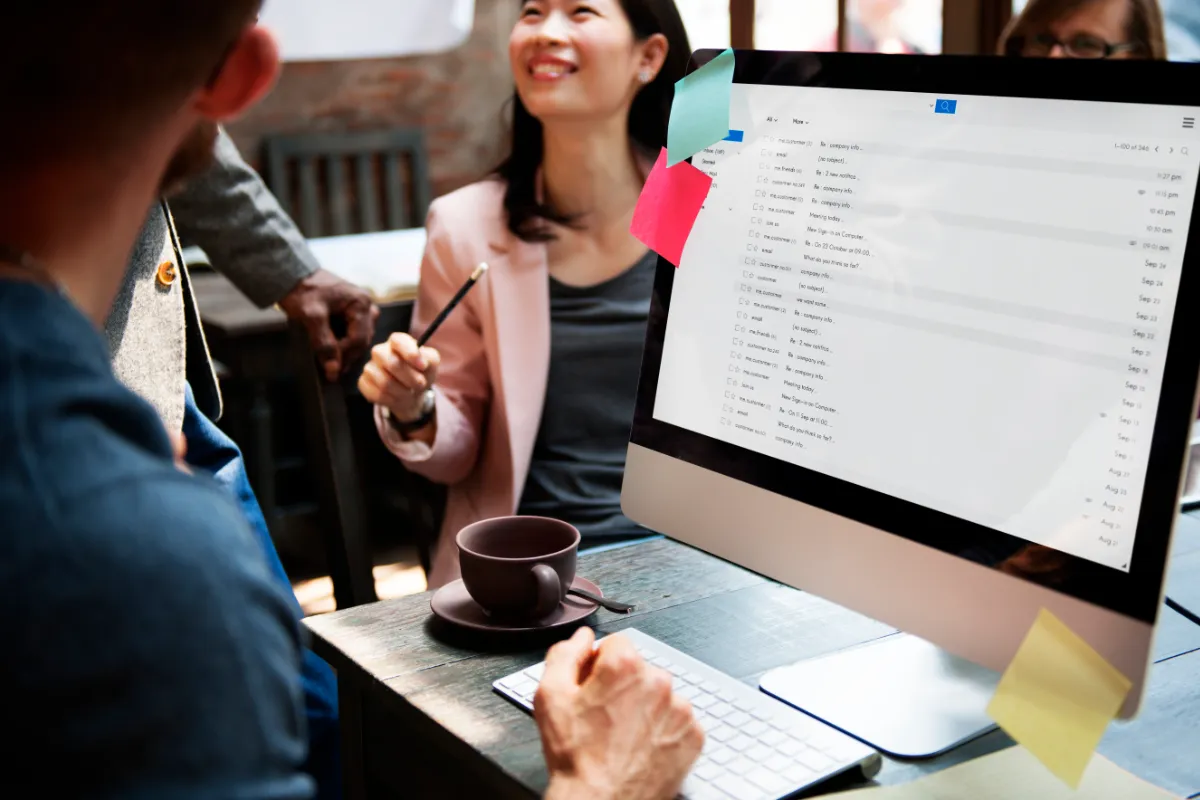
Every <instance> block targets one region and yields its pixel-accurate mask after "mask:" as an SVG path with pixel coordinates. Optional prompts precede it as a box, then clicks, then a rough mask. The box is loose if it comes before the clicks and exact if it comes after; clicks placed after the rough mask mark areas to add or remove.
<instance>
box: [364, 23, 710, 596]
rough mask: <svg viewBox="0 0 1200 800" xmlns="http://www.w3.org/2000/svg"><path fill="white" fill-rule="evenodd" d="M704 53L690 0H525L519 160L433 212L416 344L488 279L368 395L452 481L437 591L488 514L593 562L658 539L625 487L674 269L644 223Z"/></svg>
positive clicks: (390, 365) (393, 427)
mask: <svg viewBox="0 0 1200 800" xmlns="http://www.w3.org/2000/svg"><path fill="white" fill-rule="evenodd" d="M689 56H690V48H689V45H688V38H687V34H686V33H685V31H684V28H683V22H682V21H681V20H680V17H679V11H678V10H677V9H676V7H675V4H674V2H672V0H526V2H524V3H522V4H521V13H520V17H519V19H518V21H517V23H516V25H515V26H514V27H513V30H512V35H511V37H510V39H509V60H510V65H511V67H512V74H513V82H514V84H515V87H516V91H515V93H514V96H513V100H512V134H511V136H512V138H511V150H510V153H509V156H508V158H506V159H505V160H504V162H503V163H502V164H501V165H500V166H499V167H498V168H497V169H496V172H495V174H494V175H492V176H490V177H489V178H488V179H487V180H484V181H481V182H479V183H476V184H472V185H471V186H468V187H465V188H463V189H460V190H459V191H457V192H454V193H453V194H450V195H448V196H446V197H443V198H440V199H439V200H437V201H435V202H434V203H433V205H432V206H431V208H430V212H429V219H428V222H427V228H428V244H427V246H426V250H425V257H424V259H423V261H422V264H421V281H420V294H419V296H418V298H417V304H416V309H415V311H414V315H413V320H414V322H413V331H412V332H413V334H417V335H419V334H420V333H421V332H422V331H424V330H425V328H426V327H427V326H428V325H429V324H430V321H431V320H432V319H433V317H434V316H435V315H437V314H438V312H439V311H440V310H441V309H442V307H443V306H444V305H445V304H446V302H447V301H448V300H449V299H450V298H451V297H452V296H453V295H454V293H455V292H456V290H457V289H458V288H459V287H460V286H461V285H462V284H463V282H464V281H465V280H466V278H467V276H468V275H470V274H471V272H472V271H473V270H475V269H476V267H477V265H478V264H479V263H480V262H487V263H488V264H489V266H490V267H491V268H490V269H489V270H488V273H487V278H486V279H485V280H483V281H480V283H479V284H478V286H477V288H476V289H474V290H473V291H472V292H471V293H470V294H469V295H467V296H466V299H465V300H463V302H462V303H461V304H460V305H459V306H458V307H457V308H456V309H455V311H454V313H452V314H451V315H450V316H448V317H447V318H446V320H445V322H444V323H443V324H442V326H441V327H440V328H438V331H437V334H436V335H435V336H433V337H432V339H431V342H430V344H431V345H432V346H431V347H423V348H418V347H417V346H416V341H415V340H414V339H413V337H412V336H410V335H408V334H396V335H394V336H393V337H392V339H391V340H390V341H389V342H388V343H386V344H383V345H380V346H379V347H377V348H376V349H375V351H374V352H373V353H372V360H371V363H369V364H368V365H367V367H366V368H365V369H364V371H363V376H362V379H361V380H360V382H359V387H360V389H361V390H362V392H363V395H364V396H365V397H366V398H367V399H368V400H369V401H371V402H373V403H375V404H376V407H377V413H376V421H377V426H378V428H379V434H380V436H381V437H382V438H383V440H384V442H385V443H386V444H387V445H388V447H389V449H391V451H392V452H393V453H395V454H396V456H397V457H399V458H400V459H401V460H402V461H403V462H404V463H405V465H406V466H408V467H409V469H411V470H412V471H414V472H417V473H419V474H422V475H424V476H426V477H428V478H430V479H432V480H434V481H438V482H441V483H445V484H448V485H449V486H450V491H449V493H448V501H447V508H446V515H445V522H444V523H443V527H442V532H441V538H440V541H439V544H438V547H437V550H436V552H435V553H434V559H433V569H432V571H431V574H430V586H431V587H437V586H441V585H443V584H445V583H447V582H449V581H450V580H453V579H454V578H456V577H458V553H457V550H456V547H455V543H454V537H455V535H456V534H457V533H458V531H459V530H461V529H462V528H463V527H465V526H466V525H468V524H470V523H473V522H476V521H478V520H480V519H484V518H487V517H497V516H504V515H508V514H513V513H521V514H526V515H537V516H545V517H556V518H558V519H562V520H564V521H566V522H569V523H571V524H572V525H574V526H576V527H577V528H578V529H579V531H580V533H581V535H582V546H583V547H585V548H586V547H588V546H590V545H598V544H613V543H617V542H624V541H634V540H637V539H638V538H639V537H644V536H645V535H646V533H647V532H646V531H645V530H643V529H641V528H639V526H637V525H636V524H634V523H633V522H632V521H630V520H629V519H628V518H626V517H625V516H624V515H623V514H622V513H621V481H622V477H623V474H624V467H625V451H626V448H627V446H628V438H629V429H630V426H631V424H632V420H633V406H634V401H635V398H636V394H637V382H638V370H639V366H640V363H641V356H642V343H643V340H644V337H645V328H646V319H647V315H648V312H649V306H650V294H651V290H652V287H653V282H654V275H655V267H656V264H657V259H656V257H655V256H654V254H653V253H649V252H647V250H646V248H645V247H644V246H643V245H642V244H641V243H640V242H638V241H637V240H636V239H634V238H633V236H632V235H631V234H630V233H629V225H630V221H631V218H632V215H633V208H634V206H635V205H636V203H637V198H638V195H639V194H640V193H641V189H642V184H643V182H644V180H645V176H646V174H647V172H648V170H649V167H650V165H651V164H652V163H653V160H654V157H655V156H656V155H657V154H658V152H659V150H660V149H661V148H662V147H663V146H665V145H666V139H667V122H668V119H669V117H670V108H671V97H672V93H673V91H674V84H675V81H677V80H678V79H679V78H681V77H683V75H684V73H685V72H686V69H687V63H688V58H689ZM384 409H386V414H385V413H384Z"/></svg>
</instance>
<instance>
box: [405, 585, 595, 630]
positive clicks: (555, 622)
mask: <svg viewBox="0 0 1200 800" xmlns="http://www.w3.org/2000/svg"><path fill="white" fill-rule="evenodd" d="M571 586H573V587H575V588H578V589H583V590H585V591H589V592H592V593H594V594H596V595H599V596H600V597H603V596H604V593H603V592H601V591H600V587H599V586H597V585H596V584H594V583H592V582H591V581H589V580H588V579H587V578H580V577H579V576H576V577H575V580H574V581H573V582H572V583H571ZM429 607H430V608H431V609H433V613H434V614H435V615H436V616H438V617H439V618H441V619H444V620H446V622H449V623H451V624H452V625H457V626H458V627H460V628H470V629H471V630H476V631H495V632H498V633H527V632H529V631H548V630H553V629H554V628H561V627H564V626H566V625H574V624H576V623H578V622H581V621H582V620H584V619H586V618H587V617H588V616H590V615H591V614H592V612H594V611H595V610H596V609H597V608H599V607H600V605H599V604H598V603H593V602H592V601H591V600H588V599H586V598H583V597H578V596H577V595H573V594H571V595H567V597H566V598H565V599H564V600H563V601H562V602H561V603H559V604H558V608H557V609H555V610H554V611H553V612H551V613H550V616H548V617H543V618H542V619H540V620H537V621H536V622H516V623H508V622H497V621H496V620H494V619H492V618H491V617H489V616H488V615H487V613H485V612H484V610H483V608H482V607H481V606H480V605H479V604H478V603H476V602H475V601H474V600H472V599H471V595H470V594H469V593H468V592H467V587H466V585H465V584H464V583H463V582H462V579H459V580H456V581H454V582H453V583H448V584H446V585H445V586H443V587H442V588H441V589H438V590H437V591H436V592H435V593H434V595H433V598H432V599H430V601H429Z"/></svg>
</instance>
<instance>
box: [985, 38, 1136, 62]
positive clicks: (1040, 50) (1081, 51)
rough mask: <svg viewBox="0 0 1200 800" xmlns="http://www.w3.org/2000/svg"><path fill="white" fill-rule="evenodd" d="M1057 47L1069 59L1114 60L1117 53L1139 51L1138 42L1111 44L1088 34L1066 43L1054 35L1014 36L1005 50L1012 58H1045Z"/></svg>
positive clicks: (1070, 39)
mask: <svg viewBox="0 0 1200 800" xmlns="http://www.w3.org/2000/svg"><path fill="white" fill-rule="evenodd" d="M1055 47H1061V48H1062V51H1063V53H1064V54H1065V55H1066V56H1067V57H1068V58H1112V57H1113V56H1114V55H1116V54H1117V53H1124V52H1129V51H1133V50H1137V49H1139V45H1138V44H1137V43H1136V42H1120V43H1118V44H1110V43H1109V42H1106V41H1104V40H1103V39H1101V38H1099V37H1098V36H1092V35H1091V34H1087V33H1077V34H1075V35H1074V36H1072V37H1071V38H1069V39H1067V40H1066V41H1063V40H1061V39H1059V38H1058V37H1056V36H1055V35H1054V34H1052V33H1039V34H1037V35H1035V36H1030V37H1025V36H1014V37H1013V38H1011V39H1009V40H1008V46H1007V47H1006V48H1005V50H1006V52H1007V53H1008V55H1010V56H1025V57H1026V58H1045V57H1046V56H1048V55H1050V53H1051V51H1053V50H1054V48H1055Z"/></svg>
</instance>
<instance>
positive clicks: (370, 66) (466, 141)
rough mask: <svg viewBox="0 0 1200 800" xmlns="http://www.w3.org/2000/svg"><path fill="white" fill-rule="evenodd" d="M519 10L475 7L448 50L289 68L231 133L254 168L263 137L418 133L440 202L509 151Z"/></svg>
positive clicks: (509, 3)
mask: <svg viewBox="0 0 1200 800" xmlns="http://www.w3.org/2000/svg"><path fill="white" fill-rule="evenodd" d="M397 1H398V2H401V1H402V0H397ZM519 5H520V4H519V2H518V0H475V26H474V28H473V30H472V31H471V36H470V38H469V39H468V40H467V41H466V42H465V43H464V44H463V45H461V46H460V47H458V48H457V49H455V50H453V51H451V52H448V53H441V54H437V55H429V56H416V57H412V58H394V59H376V60H369V61H336V62H322V63H297V64H286V65H285V66H284V69H283V75H282V76H281V78H280V81H279V84H278V85H277V86H276V87H275V90H274V91H273V92H272V93H271V95H270V96H268V97H267V98H266V99H265V100H264V101H263V102H262V103H261V104H260V105H259V106H258V107H257V108H255V109H254V110H253V111H251V112H250V114H248V115H247V116H246V117H245V118H243V119H241V120H239V121H237V122H236V123H234V124H233V125H230V126H229V133H230V135H231V136H232V137H233V138H234V140H235V141H236V142H237V144H238V147H239V148H240V149H241V151H242V153H243V154H244V155H245V156H246V158H248V159H249V160H251V161H252V162H253V163H255V164H257V163H258V160H259V158H260V155H261V148H260V145H261V142H262V137H263V135H264V134H270V133H291V132H299V131H348V130H370V129H376V128H394V127H419V128H421V129H422V130H424V132H425V140H426V147H427V148H428V151H429V163H430V170H431V179H432V182H433V195H434V197H437V196H438V195H442V194H445V193H446V192H449V191H451V190H453V189H456V188H458V187H459V186H462V185H464V184H467V183H470V182H472V181H475V180H478V179H479V178H480V177H482V176H483V175H484V174H485V173H486V172H487V171H488V170H489V169H491V168H492V167H493V166H495V165H496V163H497V162H498V161H499V159H500V156H501V154H502V152H503V148H504V140H505V134H506V130H507V129H506V126H505V125H504V119H505V112H506V110H507V100H508V97H509V96H510V94H511V92H512V77H511V74H510V72H509V67H508V34H509V31H511V30H512V26H513V22H514V21H515V20H516V17H517V10H518V8H519Z"/></svg>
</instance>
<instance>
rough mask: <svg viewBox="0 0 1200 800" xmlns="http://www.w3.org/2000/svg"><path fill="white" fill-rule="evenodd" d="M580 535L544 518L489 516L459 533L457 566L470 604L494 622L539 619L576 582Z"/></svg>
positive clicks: (574, 529) (557, 522) (566, 525)
mask: <svg viewBox="0 0 1200 800" xmlns="http://www.w3.org/2000/svg"><path fill="white" fill-rule="evenodd" d="M578 552H579V531H578V530H577V529H576V528H575V526H574V525H570V524H568V523H566V522H563V521H561V520H557V519H550V518H549V517H494V518H492V519H485V520H481V521H479V522H476V523H473V524H471V525H468V526H467V527H465V528H463V529H462V530H461V531H459V532H458V561H459V566H460V568H461V569H462V579H463V584H464V585H465V586H466V587H467V592H468V593H469V594H470V595H471V599H472V600H474V601H475V602H476V603H478V604H479V605H480V606H481V607H482V608H483V610H484V611H486V612H487V613H488V614H490V615H491V616H494V617H498V618H506V619H525V620H539V619H542V618H543V617H546V616H548V615H549V614H551V613H552V612H553V611H554V610H555V609H556V608H558V606H559V604H560V603H561V602H562V601H563V598H564V597H566V593H567V589H568V588H569V587H570V586H571V582H572V581H574V580H575V561H576V557H577V555H578Z"/></svg>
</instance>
